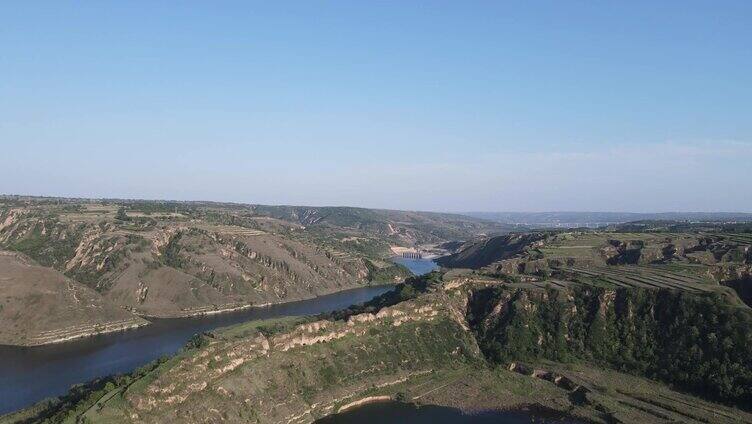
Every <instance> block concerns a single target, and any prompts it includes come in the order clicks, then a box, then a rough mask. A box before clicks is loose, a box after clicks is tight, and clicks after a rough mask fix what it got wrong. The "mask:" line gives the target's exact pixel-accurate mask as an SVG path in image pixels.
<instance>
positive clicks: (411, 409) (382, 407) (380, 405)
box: [315, 402, 580, 424]
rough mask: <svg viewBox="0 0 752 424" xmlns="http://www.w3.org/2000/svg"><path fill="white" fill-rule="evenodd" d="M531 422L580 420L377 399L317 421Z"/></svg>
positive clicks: (360, 423) (380, 423)
mask: <svg viewBox="0 0 752 424" xmlns="http://www.w3.org/2000/svg"><path fill="white" fill-rule="evenodd" d="M557 415H558V414H557ZM531 422H536V423H562V424H564V423H566V424H569V423H572V424H574V423H579V422H580V421H575V420H573V419H571V418H566V417H561V416H553V415H551V414H545V415H544V414H541V413H531V412H526V411H491V412H484V413H481V414H477V415H465V414H463V413H462V412H461V411H460V410H458V409H454V408H447V407H443V406H432V405H427V406H421V407H417V406H415V405H412V404H408V403H400V402H377V403H371V404H367V405H364V406H361V407H358V408H355V409H351V410H349V411H345V412H343V413H341V414H336V415H330V416H328V417H325V418H322V419H320V420H318V421H316V423H315V424H383V423H410V424H492V423H493V424H523V423H524V424H529V423H531Z"/></svg>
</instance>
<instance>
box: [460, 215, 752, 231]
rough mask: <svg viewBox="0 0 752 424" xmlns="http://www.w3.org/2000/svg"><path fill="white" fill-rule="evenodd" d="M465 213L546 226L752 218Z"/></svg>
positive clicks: (747, 219)
mask: <svg viewBox="0 0 752 424" xmlns="http://www.w3.org/2000/svg"><path fill="white" fill-rule="evenodd" d="M463 215H467V216H470V217H473V218H479V219H486V220H489V221H494V222H498V223H502V224H518V225H533V226H535V225H538V226H542V227H577V226H583V227H598V226H603V225H611V224H621V223H625V222H633V221H692V222H704V221H721V222H750V221H752V213H747V212H658V213H640V212H464V213H463Z"/></svg>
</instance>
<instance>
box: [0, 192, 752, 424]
mask: <svg viewBox="0 0 752 424" xmlns="http://www.w3.org/2000/svg"><path fill="white" fill-rule="evenodd" d="M14 202H16V203H15V204H14V206H13V207H12V208H8V209H7V210H6V212H4V215H3V220H2V221H1V222H3V223H5V224H3V225H4V227H3V228H2V229H1V230H0V234H2V237H3V238H2V239H1V240H2V243H3V247H4V249H5V250H4V253H3V256H0V259H4V260H5V262H0V263H2V264H4V265H3V266H4V267H5V268H4V269H7V270H8V271H7V272H6V274H3V275H4V276H6V277H5V278H6V280H4V281H11V282H13V284H12V285H10V284H9V285H7V287H17V288H16V289H14V290H16V291H17V292H18V293H17V294H15V296H16V297H15V298H10V297H8V298H7V299H8V302H10V300H11V299H12V300H13V302H12V303H13V304H22V303H20V302H24V301H25V302H35V303H34V304H45V305H50V306H48V308H50V309H49V310H50V312H49V314H48V315H50V317H51V319H50V323H45V321H41V322H39V323H35V325H36V327H30V328H29V330H28V332H26V333H24V331H23V330H24V327H21V326H19V325H16V326H9V327H4V328H6V330H5V331H8V330H7V329H8V328H16V330H15V331H16V332H15V333H10V332H9V333H8V335H7V336H5V337H7V338H8V339H12V340H17V341H16V342H15V344H18V345H32V344H35V343H32V342H30V341H29V339H26V338H24V337H29V334H37V335H38V334H46V333H42V332H43V331H58V333H53V334H62V333H64V332H65V331H72V330H66V329H69V328H71V327H70V326H68V327H64V328H62V329H60V330H55V329H54V326H53V327H50V326H52V323H53V322H55V321H54V319H53V318H54V317H56V316H63V315H62V314H67V315H65V316H66V317H69V318H66V319H67V320H68V321H70V320H73V319H79V320H80V321H79V322H80V324H78V327H77V328H95V329H97V330H99V332H100V333H105V332H106V331H107V330H108V327H107V325H114V324H111V323H117V322H122V320H124V319H131V320H133V321H132V322H133V325H134V326H137V327H139V326H140V327H141V328H137V329H132V330H129V331H126V332H115V333H111V334H109V335H107V334H104V335H99V336H96V337H93V338H90V339H88V340H80V341H74V342H68V343H62V344H59V345H55V344H49V343H36V344H42V345H44V344H48V345H47V346H36V347H28V346H27V347H19V346H5V347H3V348H1V349H0V357H3V358H5V360H4V361H3V362H4V363H8V364H16V365H14V367H15V368H18V369H17V370H13V369H11V368H8V369H5V370H3V369H1V368H0V378H2V379H3V380H0V382H3V383H4V386H6V387H9V388H11V387H18V386H19V385H20V386H21V387H26V388H25V389H23V390H21V391H19V390H17V389H9V391H8V392H7V393H5V394H4V396H3V399H7V400H5V402H7V403H6V404H4V405H3V408H4V410H5V412H8V414H7V415H5V416H3V417H2V418H0V423H11V422H29V423H30V422H50V423H60V422H95V423H96V422H102V423H108V422H118V423H119V422H134V423H136V422H138V423H142V422H147V423H148V422H153V423H160V422H168V421H174V422H199V421H207V422H238V423H240V422H258V423H288V424H292V423H310V422H314V421H316V420H319V419H322V418H324V417H329V418H327V419H331V420H337V419H345V420H346V419H347V416H349V415H351V414H356V416H357V412H358V411H359V408H370V409H372V410H379V409H378V408H386V409H384V410H383V411H384V413H387V412H388V411H390V410H392V409H390V408H396V409H394V410H400V408H402V407H401V406H399V405H407V406H405V407H407V408H408V410H402V412H400V413H407V414H410V413H412V412H410V410H409V408H410V405H432V406H433V407H440V408H448V409H440V411H442V412H440V413H439V414H445V415H446V416H454V415H452V414H459V415H457V416H459V417H462V416H466V415H462V414H478V413H490V412H489V411H491V412H493V411H495V413H497V414H499V415H498V417H505V418H504V419H508V420H514V419H517V418H514V417H522V418H521V419H523V420H524V419H528V418H530V417H532V416H536V414H542V415H543V416H547V417H549V418H550V417H557V418H559V419H562V420H564V421H565V422H602V423H619V422H624V423H628V422H647V423H650V422H656V423H659V422H673V421H681V422H688V423H695V422H697V423H707V422H729V423H734V422H752V415H751V412H752V411H750V410H749V408H748V405H750V404H752V392H751V391H750V387H752V384H750V383H752V356H751V355H750V354H749V349H748V346H750V345H752V339H750V337H752V336H750V333H749V331H748V329H749V328H750V326H752V310H751V309H750V307H749V302H750V299H749V293H750V284H752V280H751V279H750V266H752V251H751V248H750V245H751V244H750V240H751V239H750V237H749V234H750V230H752V227H750V226H749V224H726V223H713V222H710V223H694V224H689V223H684V222H670V221H650V222H638V223H626V224H618V225H613V226H609V227H603V228H599V229H594V230H590V229H581V228H580V229H566V230H558V229H557V230H550V229H548V230H547V229H543V230H529V231H522V232H520V231H511V232H510V231H509V230H510V229H509V228H504V227H496V226H495V225H496V224H493V223H489V222H486V221H476V220H474V219H472V218H469V219H468V221H464V218H462V217H454V216H445V215H435V214H425V215H424V214H423V213H407V212H405V213H398V212H393V211H372V210H366V211H361V210H357V209H356V210H352V209H351V208H345V209H335V210H330V209H328V208H297V207H256V206H237V205H214V204H204V203H199V204H193V203H190V204H170V206H169V210H168V208H167V207H166V206H163V205H162V206H155V205H149V206H148V207H147V206H144V205H141V204H139V203H135V204H132V203H128V202H125V201H120V203H118V204H117V205H100V206H92V205H93V204H92V203H86V206H81V205H80V204H75V205H73V206H71V205H70V204H66V202H62V203H63V205H60V204H55V205H54V206H51V205H46V204H44V201H43V200H40V199H35V200H34V201H33V202H31V204H29V203H28V201H26V200H21V199H14ZM22 202H26V203H25V204H26V206H21V205H20V204H19V203H22ZM155 209H156V210H155ZM69 210H75V211H76V212H75V213H74V216H69V215H70V214H71V212H68V211H69ZM54 211H57V212H54ZM82 211H88V212H82ZM76 214H77V215H76ZM85 214H91V215H92V216H94V217H96V218H95V219H92V222H95V223H91V222H89V223H86V222H84V220H83V218H82V217H81V216H79V215H85ZM86 217H87V219H91V217H90V216H88V215H86ZM147 217H148V218H147ZM144 219H145V220H144ZM150 220H154V221H155V222H151V221H150ZM133 226H137V227H138V226H143V230H139V232H137V234H138V237H139V238H134V237H135V236H134V235H133V234H132V233H130V231H135V230H133V229H132V228H133ZM124 234H129V235H128V236H126V235H124ZM445 237H446V238H445ZM139 246H140V247H139ZM395 254H397V256H396V257H395ZM34 273H43V274H34ZM34 275H44V276H45V278H42V279H40V278H38V277H34V278H31V277H29V276H34ZM243 275H246V276H248V277H249V278H243ZM177 276H182V277H177ZM181 278H182V279H181ZM129 279H134V280H133V281H136V283H134V282H132V281H131V280H129ZM37 280H43V281H44V282H45V284H48V285H49V286H39V285H38V284H36V285H35V284H33V282H35V281H37ZM129 281H130V282H129ZM24 282H25V283H24ZM53 288H54V289H55V290H53ZM35 290H36V291H38V292H43V293H45V296H46V297H44V296H43V297H39V296H38V295H34V293H35ZM86 296H88V297H86ZM150 296H153V297H150ZM374 296H376V297H375V298H374ZM82 299H86V301H82ZM306 299H309V300H306ZM291 302H292V303H291ZM9 304H10V303H9ZM29 304H31V303H29ZM61 305H64V306H65V307H63V306H61ZM87 307H88V308H91V310H89V309H87ZM26 309H28V308H26ZM11 311H12V313H9V314H8V315H2V313H5V312H6V309H3V310H2V311H0V317H3V319H6V320H12V319H13V318H17V317H20V316H21V315H20V314H21V313H22V311H21V310H20V309H17V310H11ZM106 314H110V315H106ZM118 314H120V315H118ZM77 317H80V318H77ZM124 317H125V318H124ZM87 322H94V323H95V324H89V325H93V327H82V326H85V325H87V324H86V323H87ZM144 323H146V325H145V326H143V324H144ZM45 325H46V326H47V327H45ZM110 328H111V327H110ZM115 330H118V329H117V328H115V329H113V331H115ZM35 332H36V333H35ZM92 334H95V332H93V331H92V332H90V334H87V335H92ZM35 337H39V336H35ZM14 338H15V339H14ZM34 340H37V339H34ZM21 341H22V342H21ZM10 344H14V343H10ZM19 364H21V366H20V367H19ZM51 364H57V365H51ZM77 364H78V365H77ZM84 364H89V366H84ZM100 365H101V366H100ZM51 367H52V368H51ZM55 367H58V368H55ZM138 367H140V368H138ZM63 370H67V371H68V372H67V373H66V372H64V371H63ZM49 375H52V376H55V377H54V378H55V379H54V380H49V381H46V380H44V376H49ZM61 376H65V377H64V378H63V377H61ZM36 380H38V381H36ZM85 381H89V382H88V383H85V384H83V385H81V386H77V387H75V388H74V389H73V390H71V391H69V392H68V393H67V394H64V392H65V388H66V387H67V386H68V385H70V384H73V383H84V382H85ZM58 395H62V396H60V397H59V398H57V399H54V400H48V401H42V402H39V403H36V404H34V405H31V406H29V405H30V403H32V402H34V401H39V400H40V399H41V398H42V397H44V396H58ZM383 401H396V402H399V403H398V404H383V405H382V406H377V405H378V404H374V405H376V406H371V405H370V404H371V403H372V402H383ZM20 407H26V408H25V409H22V410H19V411H16V412H12V411H14V410H16V409H18V408H20ZM338 413H343V414H344V415H342V416H339V415H338ZM447 414H448V415H447ZM531 414H532V415H531ZM338 417H339V418H338ZM436 417H438V416H436ZM458 419H459V418H458ZM345 422H347V421H345ZM512 422H513V421H512Z"/></svg>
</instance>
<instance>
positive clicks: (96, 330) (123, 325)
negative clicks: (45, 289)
mask: <svg viewBox="0 0 752 424" xmlns="http://www.w3.org/2000/svg"><path fill="white" fill-rule="evenodd" d="M149 324H151V323H150V322H149V321H148V320H146V319H139V318H138V317H136V318H134V319H131V320H123V321H117V322H108V323H103V324H95V325H85V326H74V327H66V328H60V329H55V330H49V331H44V332H41V333H39V334H37V335H36V336H33V337H30V338H29V339H27V340H25V341H19V342H18V343H3V344H2V346H17V347H38V346H48V345H54V344H60V343H66V342H71V341H74V340H80V339H85V338H88V337H95V336H101V335H105V334H111V333H119V332H123V331H128V330H135V329H138V328H142V327H145V326H147V325H149Z"/></svg>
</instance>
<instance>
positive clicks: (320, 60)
mask: <svg viewBox="0 0 752 424" xmlns="http://www.w3.org/2000/svg"><path fill="white" fill-rule="evenodd" d="M750 19H752V3H750V2H744V1H728V2H723V3H715V4H708V3H703V2H672V1H669V2H661V3H655V2H640V1H638V2H629V3H624V4H619V3H602V4H601V3H591V4H575V3H557V2H540V3H536V4H532V3H520V4H503V3H501V2H472V3H456V2H443V1H439V2H432V3H430V4H420V3H407V2H379V3H359V4H356V3H350V2H327V3H315V2H310V3H309V2H300V3H284V4H281V3H273V4H272V3H247V2H233V1H229V2H221V3H218V4H214V3H212V4H208V3H191V4H184V3H180V4H172V3H161V4H153V3H148V2H128V3H116V2H101V3H89V4H80V5H76V7H73V6H70V5H66V4H63V3H58V2H40V3H34V4H31V3H13V4H12V3H5V4H2V5H0V28H2V29H1V30H0V51H2V54H1V55H0V76H2V78H0V149H2V152H3V155H2V156H0V192H2V193H19V194H31V195H34V194H36V195H48V196H63V197H87V198H88V197H94V198H102V197H108V198H146V199H157V200H162V199H173V200H196V201H201V200H204V201H220V202H236V203H254V204H288V205H337V206H356V207H370V208H384V209H398V210H423V211H438V212H454V213H458V212H461V211H466V212H467V211H478V212H483V211H487V212H505V211H511V212H515V211H516V212H529V211H629V212H636V213H655V212H677V211H678V212H716V211H731V212H745V211H746V212H749V211H752V184H750V183H749V182H750V181H752V166H750V162H752V160H750V159H751V158H752V120H751V119H749V117H750V116H752V101H750V100H751V99H752V76H750V75H752V74H750V72H749V69H752V54H751V53H752V51H751V50H750V49H751V47H750V44H749V40H751V39H752V26H750V25H749V22H750Z"/></svg>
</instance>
